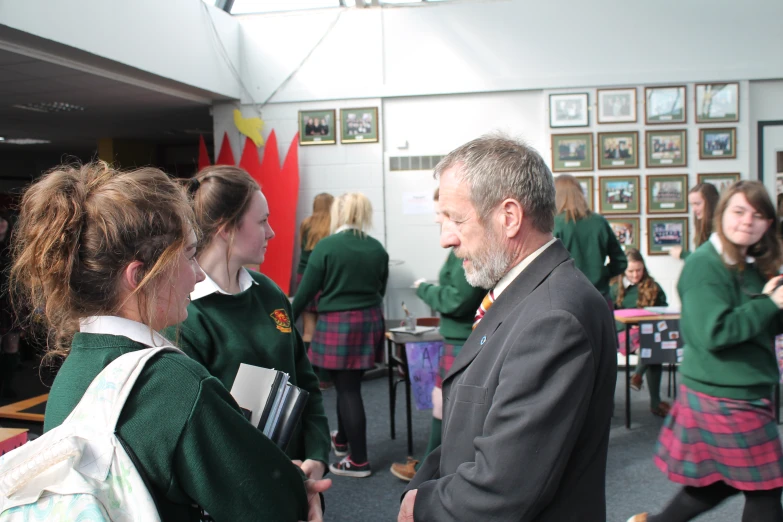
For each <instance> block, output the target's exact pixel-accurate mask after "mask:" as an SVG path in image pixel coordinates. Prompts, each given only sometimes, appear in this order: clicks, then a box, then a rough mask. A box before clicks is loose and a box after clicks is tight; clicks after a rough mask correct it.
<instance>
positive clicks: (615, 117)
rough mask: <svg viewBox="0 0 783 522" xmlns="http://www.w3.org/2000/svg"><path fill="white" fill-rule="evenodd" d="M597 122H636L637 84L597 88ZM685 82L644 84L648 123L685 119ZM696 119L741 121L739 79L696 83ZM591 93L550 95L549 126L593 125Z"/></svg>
mask: <svg viewBox="0 0 783 522" xmlns="http://www.w3.org/2000/svg"><path fill="white" fill-rule="evenodd" d="M596 94H597V98H598V103H597V113H598V123H636V120H637V115H636V88H634V87H631V88H627V89H598V90H597V92H596ZM685 94H686V88H685V85H672V86H662V87H645V88H644V122H645V124H647V125H671V124H673V123H674V124H676V123H686V120H687V110H686V96H685ZM695 94H696V107H695V116H696V123H722V122H733V121H739V83H737V82H733V83H698V84H696V93H695ZM588 102H589V98H588V93H586V92H581V93H567V94H550V95H549V126H550V127H551V128H553V129H556V128H560V127H587V126H589V125H590V117H589V113H590V111H589V107H590V105H589V103H588Z"/></svg>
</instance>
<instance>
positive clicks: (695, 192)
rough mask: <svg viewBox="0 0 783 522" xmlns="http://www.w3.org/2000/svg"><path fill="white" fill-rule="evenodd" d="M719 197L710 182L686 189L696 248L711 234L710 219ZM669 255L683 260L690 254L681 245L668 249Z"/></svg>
mask: <svg viewBox="0 0 783 522" xmlns="http://www.w3.org/2000/svg"><path fill="white" fill-rule="evenodd" d="M719 199H720V195H719V194H718V189H717V188H715V185H713V184H712V183H699V184H698V185H696V186H695V187H693V188H692V189H691V190H689V191H688V204H689V205H690V207H691V209H693V224H694V231H695V232H696V233H695V234H694V237H693V244H694V245H695V246H696V248H699V247H700V246H701V245H702V244H704V242H705V241H707V240H708V239H709V238H710V234H712V220H713V215H714V213H715V207H717V206H718V200H719ZM669 255H670V256H672V257H673V258H675V259H683V260H684V259H686V258H687V257H688V256H689V255H691V252H690V250H688V249H683V248H682V247H674V248H672V249H671V250H669Z"/></svg>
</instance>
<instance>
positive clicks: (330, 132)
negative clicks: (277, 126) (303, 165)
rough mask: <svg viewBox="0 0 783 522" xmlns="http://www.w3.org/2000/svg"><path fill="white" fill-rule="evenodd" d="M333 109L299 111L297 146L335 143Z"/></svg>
mask: <svg viewBox="0 0 783 522" xmlns="http://www.w3.org/2000/svg"><path fill="white" fill-rule="evenodd" d="M335 114H336V113H335V110H334V109H325V110H312V111H299V145H334V144H335V143H337V129H336V128H335V124H336V121H337V120H336V119H335Z"/></svg>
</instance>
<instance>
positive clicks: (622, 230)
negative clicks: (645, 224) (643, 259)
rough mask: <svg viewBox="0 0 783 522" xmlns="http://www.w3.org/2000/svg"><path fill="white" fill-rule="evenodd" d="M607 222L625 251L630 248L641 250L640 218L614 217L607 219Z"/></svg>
mask: <svg viewBox="0 0 783 522" xmlns="http://www.w3.org/2000/svg"><path fill="white" fill-rule="evenodd" d="M606 220H607V221H608V222H609V226H610V227H612V231H613V232H614V235H615V237H617V241H619V242H620V246H621V247H623V250H626V249H628V248H635V249H636V250H639V231H640V230H641V228H640V226H641V225H640V220H639V218H638V217H614V218H606Z"/></svg>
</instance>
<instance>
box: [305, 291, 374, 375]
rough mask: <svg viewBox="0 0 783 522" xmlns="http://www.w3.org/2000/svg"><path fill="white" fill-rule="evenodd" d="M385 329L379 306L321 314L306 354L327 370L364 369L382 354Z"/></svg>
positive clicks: (369, 366) (316, 364) (372, 365)
mask: <svg viewBox="0 0 783 522" xmlns="http://www.w3.org/2000/svg"><path fill="white" fill-rule="evenodd" d="M385 333H386V328H385V325H384V322H383V311H382V310H381V307H380V306H374V307H372V308H365V309H363V310H345V311H342V312H321V313H319V314H318V322H317V323H316V325H315V333H313V340H312V342H311V343H310V349H309V350H308V352H307V355H308V356H309V357H310V363H312V365H313V366H318V367H319V368H326V369H328V370H367V369H370V368H373V367H375V359H376V356H378V355H380V354H381V353H382V352H383V337H384V335H385Z"/></svg>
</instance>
